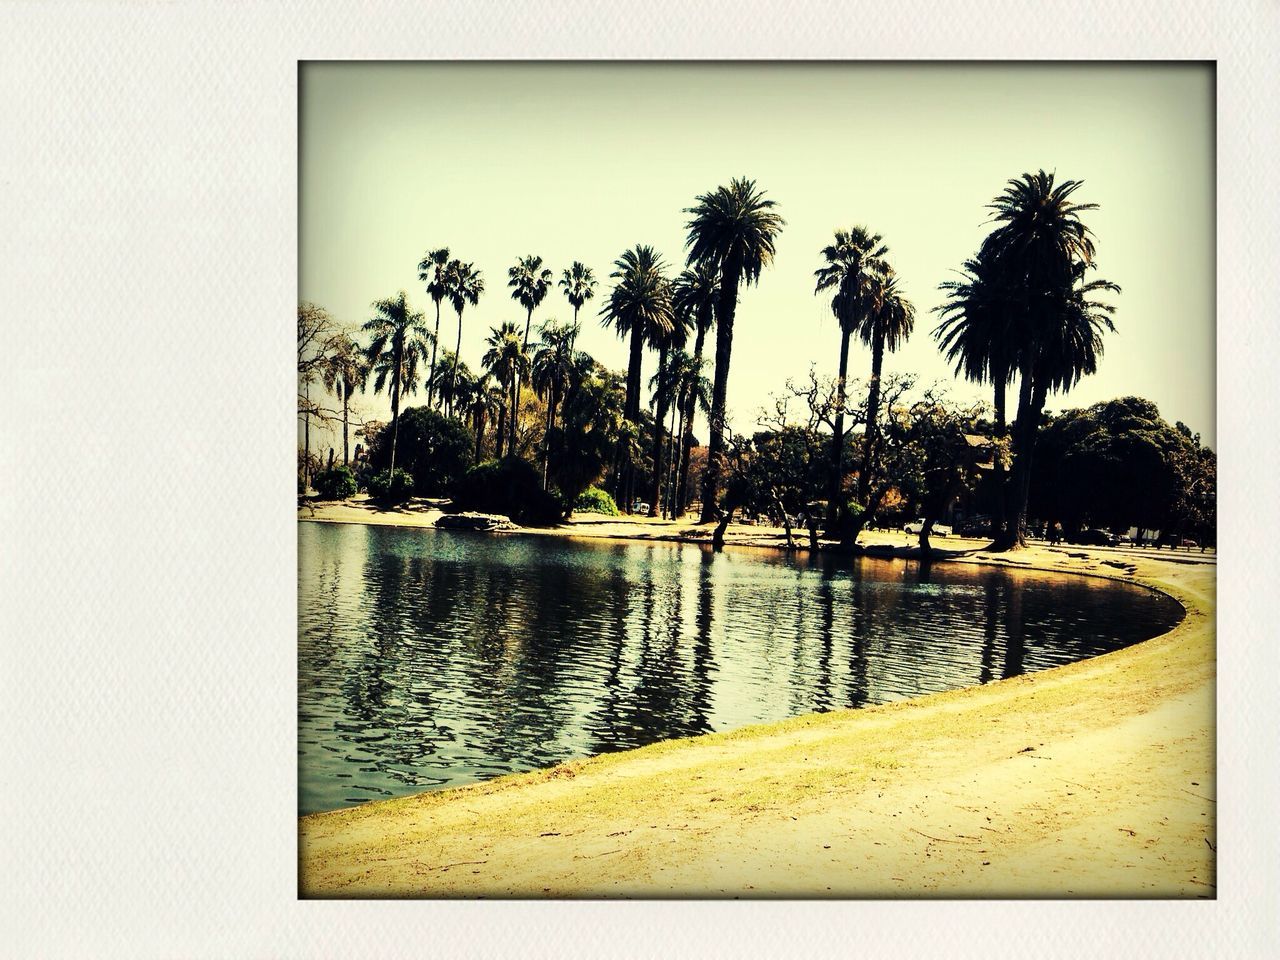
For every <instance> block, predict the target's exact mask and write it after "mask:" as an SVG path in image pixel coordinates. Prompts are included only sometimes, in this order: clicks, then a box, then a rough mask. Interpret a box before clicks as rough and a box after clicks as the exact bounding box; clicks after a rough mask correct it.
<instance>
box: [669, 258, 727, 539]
mask: <svg viewBox="0 0 1280 960" xmlns="http://www.w3.org/2000/svg"><path fill="white" fill-rule="evenodd" d="M719 296H720V274H719V271H717V270H716V269H715V268H713V267H709V266H707V265H706V264H698V265H697V266H695V267H694V268H693V269H691V270H682V271H681V272H680V276H678V277H676V279H675V280H674V281H673V286H672V302H673V303H674V305H675V309H676V310H677V311H679V312H683V313H684V314H685V315H687V316H691V317H692V318H693V327H694V346H693V357H692V358H691V359H692V360H693V362H694V364H695V365H696V366H697V368H698V370H699V371H701V370H702V367H703V358H702V347H703V344H704V343H705V342H706V339H707V331H708V330H710V329H711V327H712V324H713V323H714V322H715V305H716V299H717V298H718V297H719ZM695 401H696V398H695V397H694V395H693V393H692V392H691V390H689V389H686V390H685V391H684V392H683V393H681V394H680V401H679V403H680V419H681V421H682V424H681V431H680V435H681V442H680V464H679V469H678V471H677V487H676V489H677V491H678V495H679V501H678V504H677V507H676V508H675V510H673V511H672V512H673V513H674V512H676V510H678V511H679V513H680V514H683V513H684V507H685V504H686V503H688V502H689V500H688V498H689V482H688V481H689V461H690V460H691V459H692V458H693V418H694V415H695V413H696V403H695ZM704 406H705V404H704ZM704 412H705V411H704Z"/></svg>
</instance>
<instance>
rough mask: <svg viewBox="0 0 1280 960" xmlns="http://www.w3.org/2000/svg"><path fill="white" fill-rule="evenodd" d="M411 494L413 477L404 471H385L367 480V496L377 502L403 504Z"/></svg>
mask: <svg viewBox="0 0 1280 960" xmlns="http://www.w3.org/2000/svg"><path fill="white" fill-rule="evenodd" d="M412 494H413V476H412V475H411V474H410V473H409V472H408V471H406V470H396V471H395V473H390V472H388V471H386V470H383V471H381V472H380V473H375V474H374V475H373V476H372V477H370V478H369V495H370V496H372V497H375V498H376V499H378V500H387V501H390V502H391V503H403V502H404V501H405V500H408V499H409V497H410V496H411V495H412Z"/></svg>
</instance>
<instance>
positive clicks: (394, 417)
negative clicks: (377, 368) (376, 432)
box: [387, 340, 404, 476]
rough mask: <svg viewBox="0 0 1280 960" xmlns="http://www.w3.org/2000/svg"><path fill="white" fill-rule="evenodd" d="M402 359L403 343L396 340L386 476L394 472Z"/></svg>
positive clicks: (398, 426) (398, 427)
mask: <svg viewBox="0 0 1280 960" xmlns="http://www.w3.org/2000/svg"><path fill="white" fill-rule="evenodd" d="M403 359H404V345H403V342H402V341H399V340H397V341H396V347H395V369H394V370H392V372H391V466H390V467H388V468H387V469H388V470H389V473H388V474H387V475H388V476H394V475H395V472H396V437H397V436H399V434H400V367H401V365H402V363H403Z"/></svg>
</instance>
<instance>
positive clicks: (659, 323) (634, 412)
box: [600, 244, 674, 513]
mask: <svg viewBox="0 0 1280 960" xmlns="http://www.w3.org/2000/svg"><path fill="white" fill-rule="evenodd" d="M614 267H615V269H614V271H613V273H611V274H610V277H611V278H612V279H613V280H614V281H615V283H614V285H613V289H612V290H611V291H610V292H609V299H608V300H606V301H605V303H604V305H603V306H602V307H601V309H600V314H601V316H602V317H603V321H602V323H603V325H604V326H606V327H613V329H614V330H616V331H617V333H618V336H620V337H630V342H631V352H630V359H629V361H628V363H627V396H626V407H625V410H624V415H625V416H626V418H627V419H628V420H630V421H631V422H632V423H637V424H638V423H639V422H640V390H641V377H642V369H641V368H642V365H643V363H644V347H645V345H646V344H648V343H655V342H657V340H658V339H659V338H660V337H662V336H665V335H667V334H668V333H669V331H670V330H671V329H672V327H673V325H674V324H673V320H672V313H671V281H670V280H668V279H667V276H666V273H665V270H666V267H667V265H666V263H665V262H664V261H663V259H662V255H661V254H659V253H658V252H657V251H656V250H654V249H653V247H650V246H646V245H644V244H639V245H637V246H635V247H634V248H632V249H630V250H627V251H625V252H624V253H623V254H622V256H621V257H619V258H618V259H617V260H616V261H614ZM627 477H628V486H630V479H631V473H630V471H628V472H627ZM631 493H632V491H631V490H630V489H628V490H626V491H625V494H624V496H625V501H626V502H625V504H624V505H623V509H624V510H625V511H626V512H627V513H630V512H631V502H632V497H631Z"/></svg>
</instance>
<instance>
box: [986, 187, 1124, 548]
mask: <svg viewBox="0 0 1280 960" xmlns="http://www.w3.org/2000/svg"><path fill="white" fill-rule="evenodd" d="M1055 180H1056V178H1055V176H1054V175H1053V174H1051V173H1045V172H1044V171H1043V170H1040V171H1038V172H1037V173H1035V174H1031V173H1024V174H1023V175H1022V176H1021V177H1020V178H1017V179H1012V180H1009V181H1008V182H1007V183H1006V185H1005V190H1004V192H1003V193H1001V194H1000V196H998V197H996V199H995V200H994V201H992V202H991V203H990V204H988V207H989V209H991V210H992V211H994V212H993V214H992V218H991V219H992V220H993V221H994V222H995V223H996V224H997V226H996V228H995V229H994V230H992V232H991V233H990V234H989V235H988V236H987V238H986V239H985V240H984V241H983V244H982V248H981V250H980V251H979V259H984V260H986V261H989V262H990V263H991V264H992V267H993V269H994V271H995V273H996V275H997V277H998V282H999V284H1000V286H1001V288H1002V289H1003V290H1004V291H1005V293H1006V295H1007V304H1008V324H1007V329H1008V333H1009V335H1010V337H1011V339H1012V340H1013V342H1014V344H1015V350H1016V364H1017V368H1018V374H1019V377H1020V381H1021V382H1020V384H1019V388H1018V414H1017V418H1016V420H1015V423H1014V430H1013V434H1014V437H1013V441H1014V462H1013V472H1012V476H1011V477H1010V484H1009V486H1010V490H1009V495H1010V500H1009V503H1008V505H1007V506H1006V511H1005V513H1006V518H1007V520H1008V526H1007V528H1006V530H1005V532H1004V535H1003V536H1001V537H999V538H998V539H997V542H996V543H995V544H993V546H994V547H995V548H997V549H1010V548H1014V547H1018V546H1021V545H1022V544H1023V543H1024V542H1025V536H1026V534H1025V529H1024V527H1025V522H1026V510H1027V496H1028V494H1029V491H1030V474H1031V462H1032V457H1033V455H1034V451H1035V440H1036V433H1037V431H1038V429H1039V424H1040V416H1041V414H1042V413H1043V409H1044V400H1045V397H1047V395H1048V393H1049V392H1050V391H1051V390H1065V389H1068V388H1069V387H1070V386H1071V385H1073V384H1074V383H1075V382H1076V380H1078V379H1079V376H1083V375H1086V374H1089V373H1092V372H1093V370H1094V369H1096V363H1097V357H1098V354H1099V353H1100V351H1101V339H1100V338H1101V332H1102V330H1104V329H1111V321H1110V319H1109V314H1110V312H1111V310H1112V308H1110V307H1108V306H1106V305H1105V304H1101V303H1098V302H1096V301H1092V300H1090V299H1089V297H1090V296H1091V295H1092V294H1093V293H1095V292H1097V291H1099V290H1105V291H1110V292H1117V291H1118V290H1119V288H1118V287H1116V286H1115V285H1114V284H1111V283H1108V282H1107V281H1100V280H1099V281H1093V282H1091V283H1086V282H1085V280H1084V277H1085V272H1086V271H1087V270H1088V269H1090V268H1091V267H1092V266H1093V263H1094V245H1093V237H1092V234H1091V232H1090V230H1089V228H1088V227H1087V226H1085V224H1084V222H1083V221H1082V220H1081V219H1080V214H1082V213H1085V212H1088V211H1090V210H1095V209H1097V204H1092V203H1087V204H1081V203H1075V202H1073V201H1072V199H1071V197H1072V195H1073V194H1074V193H1075V191H1076V190H1078V189H1079V188H1080V187H1081V185H1082V181H1078V180H1064V181H1062V182H1061V183H1056V182H1055Z"/></svg>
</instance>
